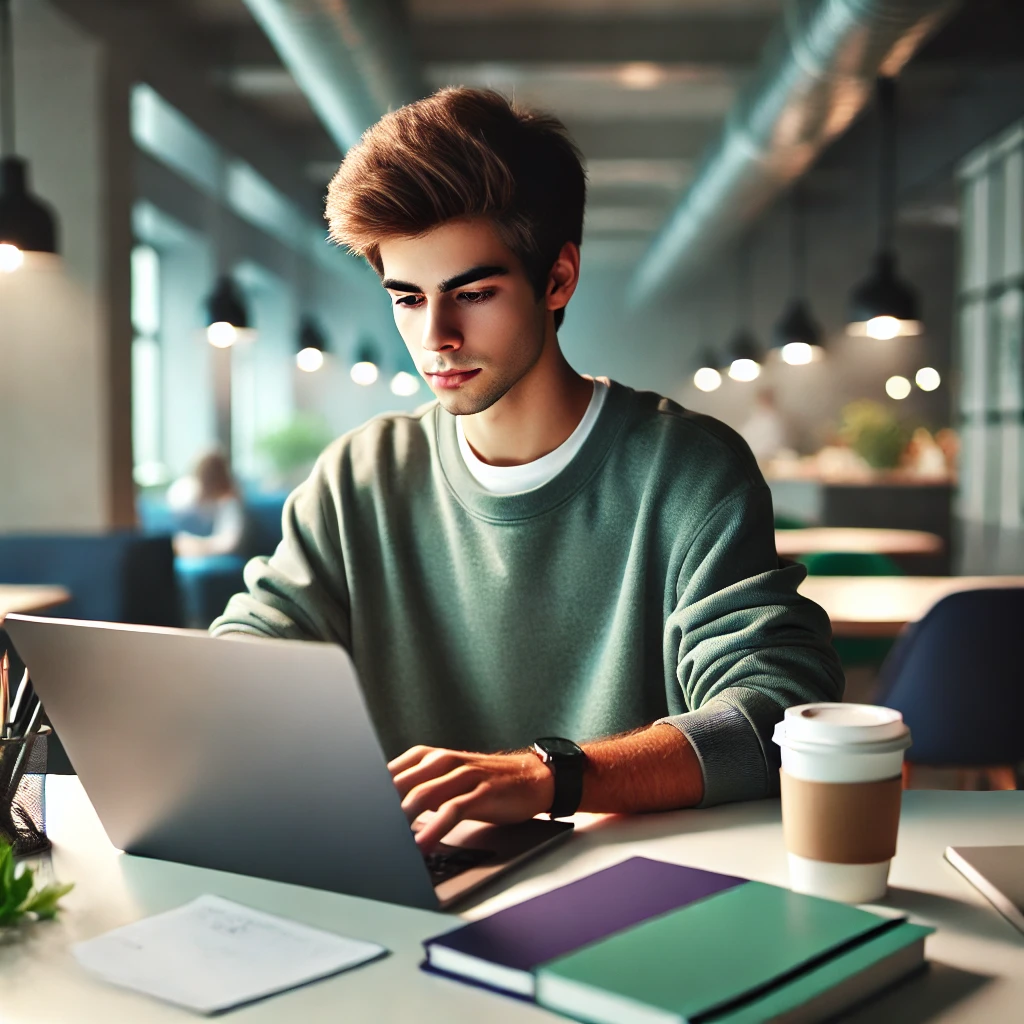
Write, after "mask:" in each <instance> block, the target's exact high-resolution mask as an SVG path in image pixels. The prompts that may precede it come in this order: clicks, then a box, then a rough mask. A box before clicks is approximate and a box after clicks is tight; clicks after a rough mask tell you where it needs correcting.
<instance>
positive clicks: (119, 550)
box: [0, 530, 181, 626]
mask: <svg viewBox="0 0 1024 1024" xmlns="http://www.w3.org/2000/svg"><path fill="white" fill-rule="evenodd" d="M0 580H2V581H3V582H4V583H59V584H61V585H62V586H64V587H67V588H68V590H70V591H71V595H72V597H71V601H69V602H68V603H67V604H65V605H62V606H61V607H60V608H59V609H57V610H55V611H54V614H55V615H60V616H62V617H64V618H68V619H98V620H101V621H104V622H131V623H135V624H136V625H140V626H180V625H181V607H180V604H179V600H178V587H177V584H176V582H175V579H174V552H173V551H172V549H171V538H170V537H168V536H166V535H164V536H159V535H158V536H152V537H150V536H143V535H142V534H139V533H135V532H134V531H131V530H118V531H114V532H111V533H98V534H48V533H12V534H6V535H2V536H0Z"/></svg>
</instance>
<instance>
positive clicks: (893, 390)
mask: <svg viewBox="0 0 1024 1024" xmlns="http://www.w3.org/2000/svg"><path fill="white" fill-rule="evenodd" d="M885 393H886V394H887V395H888V396H889V397H890V398H895V399H896V401H897V402H899V401H902V400H903V399H904V398H906V397H907V395H909V394H910V381H909V380H907V378H906V377H899V376H897V377H890V378H889V379H888V380H887V381H886V382H885Z"/></svg>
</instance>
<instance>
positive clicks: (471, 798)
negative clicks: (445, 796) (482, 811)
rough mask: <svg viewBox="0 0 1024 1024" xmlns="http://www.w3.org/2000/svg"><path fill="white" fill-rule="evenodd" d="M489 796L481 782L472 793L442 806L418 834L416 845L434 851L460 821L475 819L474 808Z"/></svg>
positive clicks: (425, 850) (424, 849)
mask: <svg viewBox="0 0 1024 1024" xmlns="http://www.w3.org/2000/svg"><path fill="white" fill-rule="evenodd" d="M486 794H487V783H486V782H481V783H480V784H479V785H478V786H477V787H476V788H475V789H474V790H473V791H472V792H471V793H464V794H463V795H462V796H457V797H455V798H454V799H452V800H449V801H448V802H447V803H445V804H442V805H441V806H440V807H439V808H438V811H437V814H435V815H434V817H433V818H431V819H430V821H429V822H428V823H427V824H426V825H424V826H423V828H421V829H420V831H419V832H417V833H416V845H417V846H418V847H419V848H420V849H421V850H423V851H424V852H429V851H430V850H432V849H433V848H434V847H435V846H436V845H437V844H438V843H439V842H440V841H441V840H442V839H443V838H444V837H445V836H446V835H448V833H449V832H451V830H452V829H453V828H455V826H456V825H458V823H459V822H460V821H464V820H465V819H467V818H472V817H473V813H472V812H473V807H474V806H475V804H476V803H477V801H478V800H479V799H481V798H483V797H484V796H486Z"/></svg>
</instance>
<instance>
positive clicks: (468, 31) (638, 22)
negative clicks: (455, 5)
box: [413, 15, 775, 69]
mask: <svg viewBox="0 0 1024 1024" xmlns="http://www.w3.org/2000/svg"><path fill="white" fill-rule="evenodd" d="M774 21H775V19H774V17H763V16H762V17H759V16H749V15H748V16H744V17H742V18H740V17H717V16H708V15H704V16H692V17H680V16H678V15H676V16H672V17H665V18H643V19H638V18H628V17H594V18H587V19H586V20H582V19H579V18H571V17H564V16H559V15H551V16H544V17H534V18H521V17H519V18H486V19H480V20H479V21H476V20H470V21H460V20H451V21H449V20H438V21H435V20H430V21H426V22H418V23H414V31H413V46H414V47H415V49H416V52H417V54H418V55H419V58H420V60H421V61H422V62H423V63H424V64H427V63H441V62H443V63H456V62H478V61H481V60H486V61H491V62H498V61H516V62H522V63H548V62H555V63H559V64H574V63H615V62H619V61H658V62H668V63H674V64H680V63H682V64H715V65H721V66H725V67H729V68H741V69H742V68H748V67H750V66H751V65H753V64H754V63H755V62H756V61H757V58H758V55H759V53H760V51H761V47H762V45H763V44H764V41H765V39H766V38H767V36H768V33H769V31H770V29H771V27H772V25H773V24H774Z"/></svg>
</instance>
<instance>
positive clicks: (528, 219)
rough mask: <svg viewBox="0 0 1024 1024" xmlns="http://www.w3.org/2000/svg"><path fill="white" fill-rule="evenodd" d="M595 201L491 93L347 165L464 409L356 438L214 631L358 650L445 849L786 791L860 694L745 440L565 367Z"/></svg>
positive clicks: (347, 200)
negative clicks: (827, 707)
mask: <svg viewBox="0 0 1024 1024" xmlns="http://www.w3.org/2000/svg"><path fill="white" fill-rule="evenodd" d="M585 191H586V186H585V178H584V172H583V168H582V165H581V160H580V156H579V153H578V151H577V150H576V148H575V146H574V145H573V144H572V142H571V141H570V140H569V138H568V136H567V134H566V131H565V128H564V126H563V125H562V124H561V123H560V122H559V121H558V120H556V119H555V118H553V117H551V116H548V115H545V114H539V113H535V112H531V111H528V110H524V109H521V108H519V107H517V106H515V105H513V104H511V103H510V102H509V101H508V100H506V99H505V98H504V97H502V96H500V95H498V94H497V93H493V92H487V91H476V90H470V89H444V90H441V91H440V92H438V93H436V94H434V95H433V96H431V97H428V98H427V99H424V100H421V101H419V102H416V103H413V104H410V105H409V106H405V107H402V108H400V109H398V110H396V111H394V112H392V113H389V114H387V115H386V116H385V117H384V118H383V119H382V120H381V121H380V122H378V124H376V125H375V126H374V127H372V128H370V129H369V130H368V131H367V132H366V134H365V135H364V136H363V138H362V140H361V142H360V143H359V144H358V145H356V146H355V147H353V148H352V149H351V150H350V151H349V152H348V154H347V155H346V157H345V159H344V161H343V163H342V164H341V167H340V169H339V171H338V173H337V174H336V175H335V177H334V179H333V180H332V182H331V185H330V188H329V192H328V198H327V217H328V220H329V222H330V227H331V236H332V238H333V239H334V240H335V241H336V242H338V243H340V244H342V245H344V246H346V247H347V248H348V249H349V250H350V251H352V252H354V253H357V254H359V255H361V256H363V257H365V258H366V259H367V261H368V262H369V263H370V265H371V266H372V267H373V268H374V269H375V270H376V271H377V273H378V275H379V276H380V278H381V281H382V285H383V287H384V288H385V289H386V290H387V292H388V294H389V296H390V298H391V302H392V306H393V314H394V318H395V323H396V325H397V327H398V330H399V332H400V334H401V335H402V338H403V340H404V341H405V344H406V346H407V348H408V350H409V353H410V355H411V356H412V359H413V360H414V362H415V363H416V365H417V367H418V368H419V370H420V373H421V374H422V376H423V377H424V379H425V380H426V382H427V383H428V385H429V386H430V388H431V390H432V391H433V393H434V395H435V396H436V398H437V401H436V402H433V403H431V404H429V405H427V406H424V407H423V408H421V409H419V410H417V411H415V412H413V413H396V414H388V415H384V416H378V417H376V418H375V419H372V420H370V421H369V422H368V423H367V424H365V425H364V426H362V427H360V428H359V429H356V430H354V431H352V432H350V433H349V434H347V435H345V436H344V437H342V438H340V439H339V440H338V441H336V442H334V443H332V444H331V445H330V446H329V447H328V448H327V449H326V451H325V452H324V453H323V454H322V455H321V457H320V459H319V460H318V462H317V465H316V467H315V468H314V470H313V473H312V474H311V476H310V477H309V479H308V480H307V481H306V482H305V483H304V484H302V485H301V486H300V487H299V488H298V489H297V490H296V491H294V492H293V493H292V495H291V496H290V497H289V499H288V501H287V503H286V506H285V512H284V540H283V542H282V543H281V545H280V546H279V547H278V549H277V551H276V552H275V553H274V555H272V556H271V557H270V558H268V559H257V560H255V561H253V562H251V563H250V564H249V566H248V568H247V571H246V580H247V585H248V588H249V590H248V592H247V593H245V594H239V595H236V596H235V597H233V598H232V599H231V601H230V602H229V604H228V606H227V609H226V610H225V612H224V614H223V616H221V618H220V619H218V620H217V621H216V622H214V624H213V626H212V627H211V629H212V631H213V633H214V634H215V635H217V636H224V635H230V634H232V633H246V634H250V635H255V636H268V637H285V638H292V639H305V640H321V641H328V642H332V643H338V644H341V645H343V646H344V647H345V648H346V649H347V650H348V651H349V652H350V653H351V655H352V658H353V660H354V662H355V665H356V668H357V670H358V672H359V675H360V679H361V683H362V688H363V693H364V695H365V698H366V701H367V705H368V708H369V710H370V713H371V715H372V717H373V720H374V723H375V727H376V729H377V731H378V736H379V738H380V742H381V746H382V748H383V749H384V751H385V754H386V756H388V757H389V758H391V761H390V764H389V767H390V769H391V773H392V777H393V779H394V782H395V785H396V787H397V788H398V790H399V793H400V794H401V796H402V802H403V807H404V809H405V811H406V814H407V816H408V818H409V820H410V822H414V821H416V820H417V819H419V818H420V817H421V816H424V817H425V816H426V815H424V812H434V813H433V816H432V817H431V819H430V820H429V822H428V823H427V824H425V825H424V827H423V828H421V829H420V831H419V832H418V833H417V836H416V840H417V842H418V843H419V844H420V846H421V847H423V848H424V849H429V848H431V847H432V846H434V845H435V844H436V843H437V841H438V840H440V838H441V837H442V836H443V835H445V834H446V833H447V832H448V831H449V830H450V829H451V828H452V827H454V825H455V824H457V823H458V822H459V821H460V820H462V819H465V818H469V819H476V820H482V821H488V822H497V823H501V822H514V821H523V820H526V819H529V818H531V817H533V816H535V815H537V814H538V813H542V812H548V813H549V814H550V815H551V816H552V817H562V816H566V815H569V814H572V813H573V812H574V811H576V810H577V809H580V810H586V811H606V812H623V813H631V812H640V811H654V810H666V809H671V808H680V807H691V806H696V805H705V806H706V805H711V804H716V803H721V802H725V801H730V800H745V799H754V798H759V797H764V796H768V795H769V794H771V793H773V792H776V791H777V787H778V763H777V761H776V757H777V755H776V752H775V747H774V744H773V743H772V742H771V734H772V729H773V727H774V725H775V723H776V722H777V721H778V720H779V719H780V718H781V717H782V714H783V711H784V709H785V708H786V707H788V706H790V705H793V704H801V703H805V702H809V701H820V700H838V699H840V698H841V696H842V691H843V678H842V670H841V669H840V667H839V663H838V660H837V658H836V656H835V653H834V651H833V650H832V647H831V644H830V642H829V636H830V630H829V622H828V619H827V617H826V616H825V613H824V612H823V611H822V610H821V609H820V608H819V607H818V606H817V605H815V604H813V603H811V602H809V601H807V600H806V599H805V598H803V597H801V596H800V595H799V594H798V593H797V587H798V585H799V584H800V582H801V581H802V579H803V578H804V575H805V570H804V569H803V567H802V566H789V567H786V568H782V569H780V567H779V562H778V557H777V555H776V552H775V535H774V528H773V522H772V502H771V495H770V493H769V491H768V488H767V486H766V484H765V482H764V480H763V478H762V476H761V474H760V472H759V471H758V468H757V463H756V462H755V460H754V458H753V457H752V455H751V453H750V450H749V448H747V446H746V445H745V444H744V443H743V441H742V439H741V438H740V437H739V436H738V435H737V434H736V433H734V432H733V431H732V430H730V429H729V428H728V427H726V426H725V425H723V424H721V423H719V422H717V421H715V420H713V419H711V418H709V417H705V416H700V415H697V414H695V413H691V412H689V411H687V410H685V409H683V408H681V407H680V406H678V405H676V404H675V403H674V402H672V401H670V400H669V399H667V398H663V397H661V396H660V395H657V394H653V393H648V392H639V391H634V390H633V389H631V388H628V387H625V386H623V385H621V384H618V383H615V382H610V381H603V380H593V379H591V378H588V377H584V376H582V375H581V374H579V373H577V372H576V370H574V369H573V368H572V366H570V364H569V363H568V361H567V360H566V358H565V356H564V354H563V353H562V350H561V347H560V345H559V341H558V335H557V331H558V329H559V326H560V325H561V323H562V320H563V317H564V316H565V310H566V306H567V305H568V303H569V301H570V299H571V298H572V296H573V293H574V291H575V289H576V284H577V281H578V279H579V268H580V241H581V236H582V227H583V209H584V199H585ZM623 343H624V344H626V345H629V346H630V347H631V349H633V350H634V351H636V352H639V351H640V350H641V346H639V345H636V346H635V348H634V341H633V339H623ZM531 743H533V744H534V746H532V747H531Z"/></svg>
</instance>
